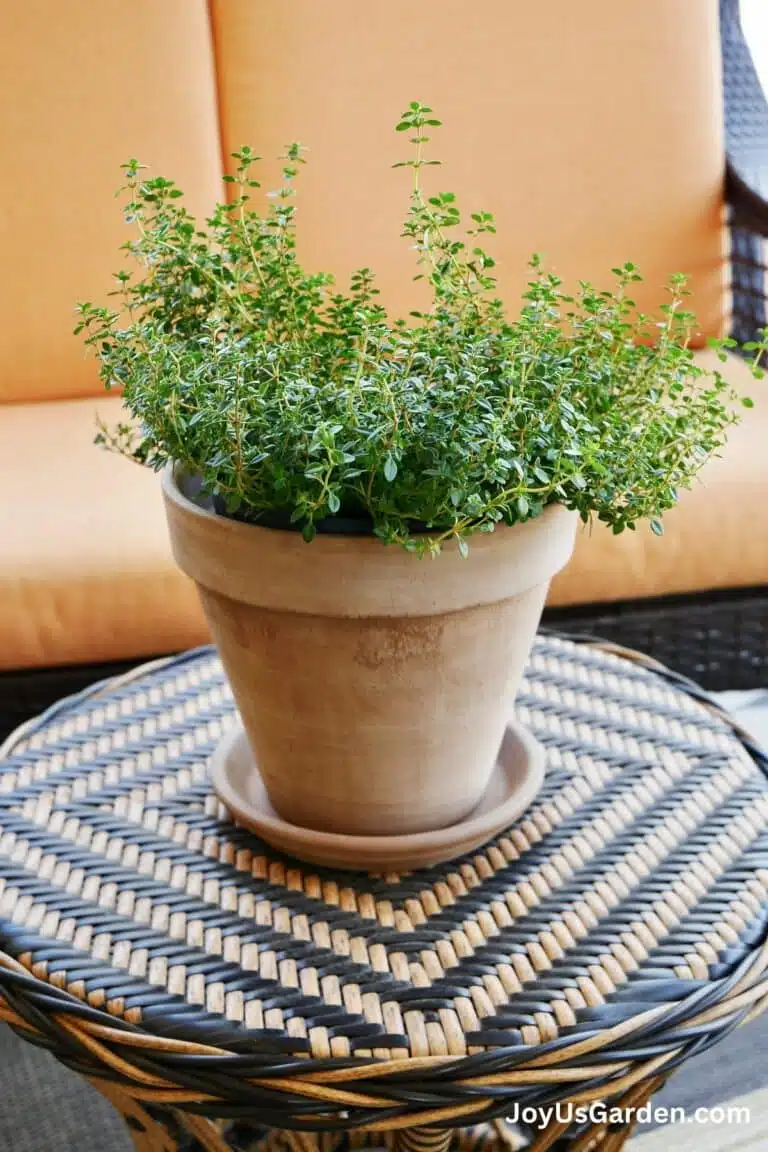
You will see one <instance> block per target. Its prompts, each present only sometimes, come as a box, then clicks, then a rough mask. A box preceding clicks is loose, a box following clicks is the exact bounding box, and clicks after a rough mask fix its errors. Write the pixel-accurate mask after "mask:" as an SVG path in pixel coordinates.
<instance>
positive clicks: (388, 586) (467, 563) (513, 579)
mask: <svg viewBox="0 0 768 1152" xmlns="http://www.w3.org/2000/svg"><path fill="white" fill-rule="evenodd" d="M177 468H178V466H177V465H174V464H169V465H168V466H167V467H166V468H165V470H164V472H163V475H162V486H163V494H164V497H165V502H166V513H167V516H168V520H169V526H170V529H171V541H172V545H173V551H174V555H175V557H176V561H177V563H178V564H179V566H180V568H181V569H182V570H183V571H184V572H186V573H187V575H188V576H191V577H192V579H193V580H195V581H196V582H197V583H198V584H200V585H201V586H202V587H203V588H207V589H208V590H209V591H212V592H215V593H217V594H219V595H223V596H226V597H227V598H229V599H231V600H235V601H239V602H241V603H245V604H251V605H253V606H254V607H259V608H265V609H272V610H275V611H284V612H294V613H296V612H298V613H303V614H308V615H319V616H336V617H364V616H365V617H375V616H377V617H409V616H410V617H423V616H434V615H440V614H442V613H445V612H456V611H461V610H463V609H466V608H472V607H476V606H479V605H483V604H492V603H497V602H499V601H502V600H507V599H510V598H511V597H514V596H519V595H521V594H522V593H524V592H528V591H529V590H530V589H532V588H533V587H535V586H536V585H539V584H542V583H546V582H548V581H549V580H550V579H551V577H552V576H553V575H554V573H555V572H557V571H558V570H559V569H560V568H562V567H563V565H564V564H565V563H566V562H567V561H568V559H569V558H570V555H571V552H572V551H573V543H574V536H575V528H576V521H577V519H578V515H577V513H576V512H572V511H569V510H567V509H566V508H565V507H564V506H563V505H561V504H550V505H548V506H547V507H546V508H545V509H544V511H543V512H542V513H541V515H540V516H537V517H535V518H533V519H531V520H527V521H525V522H524V523H522V524H515V525H500V526H498V527H497V528H496V530H495V531H494V532H487V533H486V532H477V533H475V534H474V535H473V536H472V538H471V540H470V545H469V556H468V557H466V558H465V557H463V556H462V555H461V554H460V552H459V549H458V548H457V547H453V548H444V549H443V550H442V551H441V553H440V555H439V556H437V557H429V556H426V557H421V556H419V555H417V554H415V553H413V552H406V551H405V549H403V548H400V547H398V546H396V545H386V544H384V542H383V541H382V540H380V539H379V538H378V537H377V536H360V535H338V534H335V533H328V534H322V535H317V536H316V537H315V538H314V540H312V541H311V543H309V544H308V543H306V541H305V540H304V539H303V537H302V536H301V533H300V532H286V531H285V530H283V529H277V528H267V527H263V526H262V525H259V524H249V523H246V522H244V521H241V520H233V519H231V518H230V517H227V516H221V515H220V514H218V513H216V512H213V511H209V510H208V509H206V508H202V507H200V505H198V504H196V503H195V502H194V500H191V499H190V498H189V497H187V496H185V495H184V493H183V492H182V491H181V489H180V487H179V484H178V480H177Z"/></svg>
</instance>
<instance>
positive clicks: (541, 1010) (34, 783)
mask: <svg viewBox="0 0 768 1152" xmlns="http://www.w3.org/2000/svg"><path fill="white" fill-rule="evenodd" d="M516 714H517V717H518V719H519V720H520V721H521V722H522V723H523V724H524V725H525V726H526V727H528V728H529V729H530V731H531V732H533V734H534V735H535V736H536V737H537V739H538V740H540V741H541V742H542V744H544V746H545V748H546V754H547V772H546V780H545V784H544V787H543V790H542V792H541V793H540V795H539V796H538V798H537V799H536V801H535V802H534V803H533V805H532V806H531V808H530V809H529V810H528V812H527V813H526V814H525V816H524V817H523V818H522V819H521V820H520V821H519V822H518V823H516V824H515V825H514V826H513V827H511V828H509V829H508V830H506V831H505V832H503V834H500V835H499V836H497V837H496V838H495V839H493V840H492V841H491V842H490V843H488V844H486V845H485V846H483V847H482V848H480V849H477V850H475V851H474V852H472V853H471V854H469V855H467V856H464V857H461V858H458V859H456V860H453V861H451V862H449V863H447V864H443V865H438V866H436V867H433V868H430V869H426V870H423V871H417V872H412V873H408V874H402V875H398V874H391V875H378V876H376V875H370V876H369V875H365V874H361V873H353V872H342V871H331V870H324V869H319V868H316V867H314V866H310V865H306V866H304V865H302V864H301V862H300V861H298V860H294V859H290V858H287V857H285V856H283V855H281V854H280V853H279V852H278V851H276V850H274V849H272V848H270V847H269V846H267V845H266V844H264V843H263V842H262V841H260V840H259V839H258V838H256V837H255V836H253V835H252V834H251V833H249V832H247V831H245V830H244V829H241V828H238V827H237V826H236V825H235V824H234V823H232V821H231V820H230V819H229V817H228V816H227V814H226V812H225V811H224V809H223V808H222V807H221V806H220V804H219V803H218V801H217V799H216V798H215V796H214V795H213V793H212V791H211V788H210V785H209V759H210V756H211V753H212V752H213V749H214V748H215V746H216V743H217V741H218V740H219V739H220V738H221V736H222V734H223V732H224V731H225V729H226V728H227V727H228V726H229V725H231V724H232V723H233V722H234V719H235V714H234V706H233V703H232V698H231V696H230V692H229V689H228V687H227V684H226V681H225V678H224V675H223V672H222V669H221V666H220V664H219V661H218V659H217V657H216V655H215V654H214V653H213V652H212V651H211V650H210V649H204V650H199V651H196V652H192V653H188V654H186V655H184V656H181V657H178V658H173V659H171V660H170V661H167V662H158V663H156V664H153V665H146V666H144V667H143V668H139V669H137V670H136V671H135V672H134V673H130V674H128V675H127V676H125V677H122V678H118V679H116V680H113V681H111V682H108V683H106V684H104V685H101V686H98V687H97V688H95V689H89V690H87V691H86V692H85V693H81V694H80V695H79V696H77V697H73V698H70V699H67V700H64V701H62V702H61V703H60V704H58V705H56V706H55V707H54V708H53V709H50V710H49V711H48V712H47V713H46V714H45V715H44V716H43V717H41V718H39V719H38V720H35V721H32V722H31V723H30V724H29V725H27V726H25V727H24V728H23V729H21V730H19V731H18V732H17V733H16V734H15V735H14V736H12V737H11V738H10V740H9V741H8V742H7V744H6V746H5V749H4V756H3V759H2V761H0V1005H1V1004H2V999H1V998H2V996H3V994H4V995H5V997H6V1001H5V1002H6V1018H12V1019H13V1020H14V1021H16V1022H18V1020H19V1019H21V1018H24V1019H25V1020H27V1022H28V1026H29V1027H30V1028H32V1027H34V1028H37V1029H42V1028H43V1027H44V1024H43V1023H41V1020H47V1019H48V1018H49V1016H50V1014H52V1013H54V1012H55V1011H56V1010H57V1009H61V1011H62V1012H63V1013H64V1014H65V1015H66V1013H67V1012H69V1013H71V1014H72V1017H73V1018H76V1019H77V1021H79V1022H81V1023H82V1022H83V1021H85V1022H86V1023H87V1022H89V1021H90V1022H91V1023H92V1024H93V1028H94V1029H95V1032H93V1033H92V1034H91V1035H92V1036H95V1035H97V1034H98V1035H101V1036H102V1042H103V1043H104V1044H107V1046H109V1044H111V1043H112V1041H113V1039H114V1035H118V1033H119V1035H122V1036H128V1037H131V1038H132V1039H131V1043H140V1042H141V1043H145V1044H149V1043H150V1041H149V1040H147V1039H146V1038H147V1037H150V1038H154V1039H156V1040H157V1043H160V1042H162V1043H163V1044H164V1045H165V1048H164V1049H163V1051H164V1052H167V1053H168V1052H169V1053H171V1054H173V1053H174V1052H175V1053H176V1054H177V1058H181V1057H180V1056H179V1054H180V1053H181V1054H182V1055H183V1054H189V1053H190V1052H193V1051H197V1052H199V1053H201V1052H205V1053H208V1054H216V1053H218V1055H219V1056H224V1055H230V1056H231V1055H232V1054H239V1055H240V1057H241V1058H243V1059H245V1056H244V1054H251V1056H253V1054H254V1053H257V1054H259V1058H260V1059H261V1060H262V1062H266V1064H265V1065H264V1066H269V1068H270V1069H272V1070H273V1071H274V1069H275V1068H278V1067H279V1068H280V1069H281V1075H283V1076H291V1075H296V1076H302V1077H304V1078H306V1076H307V1074H308V1073H307V1070H308V1069H314V1070H315V1071H317V1070H322V1069H323V1068H329V1067H335V1066H338V1067H339V1068H345V1069H352V1070H353V1071H354V1070H357V1071H356V1072H355V1074H357V1073H358V1072H359V1070H360V1068H361V1067H363V1066H370V1064H371V1061H374V1060H379V1061H384V1062H387V1061H396V1062H397V1067H398V1068H399V1069H400V1070H402V1069H403V1067H404V1065H403V1060H405V1061H408V1062H411V1066H412V1067H414V1068H415V1067H417V1066H418V1067H419V1068H420V1069H422V1070H423V1069H424V1068H427V1067H429V1068H432V1067H433V1066H434V1068H437V1069H439V1068H440V1067H442V1066H443V1065H445V1062H446V1061H448V1062H449V1063H450V1062H453V1063H450V1066H451V1067H453V1068H456V1067H458V1066H459V1065H462V1066H464V1070H465V1071H474V1072H477V1071H484V1072H485V1073H489V1072H490V1073H493V1072H494V1071H499V1070H504V1069H507V1070H508V1069H510V1068H513V1067H518V1068H519V1067H520V1066H521V1065H520V1061H521V1059H523V1057H524V1058H525V1059H526V1060H527V1061H528V1062H529V1063H530V1062H531V1060H532V1061H533V1063H534V1064H536V1063H537V1062H538V1064H540V1063H541V1061H542V1060H543V1061H544V1063H545V1064H546V1063H547V1060H548V1059H549V1057H548V1056H547V1053H555V1054H556V1053H558V1052H559V1053H561V1057H562V1060H566V1061H567V1060H570V1061H571V1063H572V1062H573V1059H575V1057H576V1056H577V1055H579V1054H582V1053H586V1052H589V1051H596V1050H597V1048H598V1047H600V1046H601V1045H602V1047H601V1052H602V1051H609V1052H612V1053H613V1054H614V1055H613V1057H612V1058H613V1059H615V1060H620V1059H624V1060H625V1061H626V1059H628V1057H627V1051H628V1049H627V1043H628V1041H627V1039H626V1038H627V1037H628V1036H631V1037H632V1042H633V1043H634V1044H635V1045H636V1046H637V1045H640V1048H642V1051H643V1052H644V1053H645V1056H647V1057H648V1059H651V1058H652V1057H653V1053H654V1051H656V1052H658V1051H661V1047H663V1036H664V1035H671V1034H672V1032H674V1030H675V1029H680V1028H682V1027H684V1026H686V1025H687V1026H689V1027H690V1026H692V1022H694V1023H695V1022H698V1026H699V1035H702V1034H703V1032H702V1029H704V1031H706V1028H705V1027H704V1025H702V1024H701V1020H702V1019H704V1018H706V1020H707V1021H709V1028H710V1032H709V1033H708V1034H711V1031H712V1029H713V1028H714V1027H715V1023H714V1022H713V1021H714V1020H715V1019H716V1018H717V1019H720V1020H721V1023H722V1026H723V1027H725V1025H726V1024H728V1025H729V1026H730V1024H732V1023H733V1019H732V1017H733V1012H731V1015H730V1017H728V1018H727V1019H726V1015H727V1014H726V1013H725V1010H723V1011H722V1012H721V1013H720V1014H719V1015H718V1011H717V1008H716V1006H717V1005H718V1004H720V1003H721V1002H725V1001H726V1000H727V999H728V997H733V996H737V997H738V995H740V994H742V993H744V991H745V989H748V988H750V987H751V988H753V989H754V988H756V987H758V984H759V980H761V979H762V976H761V973H762V971H763V970H764V969H765V968H766V964H768V959H766V957H765V955H764V952H765V949H764V947H763V942H764V937H765V931H766V924H767V923H768V781H767V780H766V777H765V762H764V761H763V760H762V759H761V757H760V754H759V753H758V752H757V751H756V750H755V749H754V748H751V747H750V746H749V744H748V742H747V740H746V739H745V738H744V736H743V734H740V733H738V732H737V731H736V730H735V729H734V728H733V726H732V725H731V724H730V722H729V721H728V719H727V717H725V716H724V715H723V714H722V713H720V712H719V711H718V710H717V708H716V707H715V706H714V705H712V704H711V703H708V702H707V699H706V697H705V696H704V694H703V693H699V692H698V691H697V690H696V689H695V687H693V686H690V685H687V684H686V683H684V682H681V681H678V680H677V678H675V677H673V676H672V675H671V674H667V673H664V671H663V670H661V671H659V670H654V669H653V668H650V667H647V666H644V664H643V663H642V662H640V661H638V660H635V659H627V658H625V656H623V655H619V654H617V653H615V652H613V651H609V650H605V649H602V648H600V647H596V646H591V645H585V644H576V643H573V642H571V641H569V640H566V639H564V638H559V637H555V636H546V635H542V636H539V637H538V638H537V641H536V644H535V648H534V651H533V653H532V656H531V659H530V662H529V666H528V669H527V673H526V677H525V680H524V683H523V685H522V687H521V690H520V694H519V697H518V701H517V705H516ZM43 992H44V993H45V995H43ZM35 996H37V999H35ZM756 996H757V993H755V994H754V995H752V997H751V999H750V998H749V996H748V997H747V1000H748V1001H749V1003H747V1001H745V1002H744V1004H743V1005H742V1007H743V1011H741V1009H740V1011H741V1017H743V1016H744V1014H745V1013H746V1012H747V1011H748V1010H749V1005H750V1004H752V1005H754V1003H755V1002H756ZM8 1005H10V1007H7V1006H8ZM734 1011H736V1009H734ZM8 1013H11V1014H12V1015H11V1016H10V1017H9V1015H8ZM14 1013H15V1015H13V1014H14ZM35 1013H36V1015H34V1014H35ZM707 1013H709V1016H707ZM713 1013H714V1015H713ZM702 1014H703V1016H702ZM741 1017H740V1018H741ZM0 1018H2V1016H0ZM110 1024H111V1025H113V1026H114V1027H116V1028H118V1033H114V1034H113V1033H112V1032H110V1031H109V1028H107V1025H110ZM25 1026H26V1025H25ZM78 1026H79V1024H78ZM89 1026H90V1025H89ZM718 1026H720V1025H718ZM99 1027H101V1029H102V1032H101V1033H99V1032H98V1029H99ZM137 1037H143V1038H144V1039H142V1040H138V1039H136V1038H137ZM650 1038H653V1042H652V1040H651V1039H650ZM689 1038H690V1037H689ZM154 1039H153V1040H152V1042H153V1043H154ZM49 1040H50V1037H49ZM94 1042H95V1041H94ZM51 1043H52V1044H53V1041H51ZM115 1043H116V1044H117V1043H118V1041H115ZM195 1044H197V1045H200V1046H201V1047H199V1048H197V1049H194V1045H195ZM654 1044H655V1045H656V1048H654ZM174 1045H175V1047H174ZM185 1045H186V1047H185ZM190 1045H192V1047H190ZM643 1045H645V1047H644V1048H643ZM542 1046H543V1047H542ZM611 1046H612V1047H611ZM660 1046H661V1047H660ZM112 1050H113V1051H114V1049H112ZM639 1050H640V1049H638V1051H639ZM668 1050H669V1051H671V1049H668ZM649 1053H650V1055H649ZM91 1055H93V1053H91ZM645 1056H644V1057H643V1058H645ZM249 1058H250V1057H249ZM329 1058H331V1064H330V1065H329V1064H328V1059H329ZM417 1058H428V1059H427V1060H426V1061H424V1060H422V1061H421V1062H418V1060H417ZM559 1059H561V1058H560V1057H557V1056H556V1055H555V1056H553V1057H552V1060H554V1061H555V1062H557V1061H558V1060H559ZM587 1059H588V1060H589V1058H587ZM334 1060H336V1064H334ZM430 1060H431V1061H432V1063H430ZM457 1060H458V1062H459V1064H458V1065H457V1064H456V1061H457ZM592 1060H593V1062H594V1058H592ZM318 1061H319V1062H321V1063H317V1062H318ZM338 1061H341V1063H338ZM414 1061H415V1062H416V1063H414ZM467 1061H468V1062H469V1063H468V1064H467V1063H466V1062H467ZM500 1061H501V1063H500ZM462 1062H463V1064H462ZM550 1062H551V1061H550ZM393 1066H394V1065H392V1064H385V1065H383V1067H387V1068H391V1067H393ZM526 1066H527V1065H526ZM251 1074H252V1068H251ZM168 1075H169V1077H170V1078H171V1079H173V1077H172V1076H171V1074H170V1073H168ZM174 1075H175V1074H174ZM430 1075H431V1073H430ZM435 1076H437V1072H436V1073H435ZM430 1083H432V1081H430ZM437 1083H438V1080H435V1081H434V1084H437ZM433 1088H434V1086H433ZM430 1090H433V1089H430ZM434 1091H437V1088H434ZM476 1092H477V1090H476ZM359 1107H363V1105H360V1106H359ZM353 1111H354V1109H353ZM350 1114H351V1113H350Z"/></svg>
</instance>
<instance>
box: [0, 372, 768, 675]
mask: <svg viewBox="0 0 768 1152" xmlns="http://www.w3.org/2000/svg"><path fill="white" fill-rule="evenodd" d="M704 355H705V356H707V357H709V356H710V354H709V353H706V354H704ZM727 372H728V374H729V375H730V376H731V377H732V378H733V380H734V383H736V384H737V385H738V387H739V388H740V390H742V391H747V390H751V391H753V392H754V393H755V396H756V398H757V405H756V407H755V409H754V410H752V411H750V412H746V413H745V419H744V421H743V423H742V424H741V425H740V427H738V428H736V429H734V430H733V432H732V434H731V437H730V440H729V444H728V446H727V448H726V449H725V451H724V453H723V456H722V458H721V459H718V460H713V461H711V462H710V463H709V464H708V465H707V466H706V468H705V469H704V472H703V475H702V480H701V481H700V482H698V483H697V484H696V485H695V486H694V488H693V489H692V490H691V491H689V492H685V493H683V495H682V498H681V501H680V505H679V507H678V508H677V509H675V510H674V512H672V513H670V514H669V515H668V516H667V517H665V529H666V530H665V534H664V536H663V537H657V536H654V535H653V534H652V533H651V532H650V531H649V529H648V528H647V527H646V526H644V525H641V526H639V527H638V529H637V531H636V532H625V533H624V534H623V535H621V536H618V537H614V536H613V535H612V534H611V533H610V532H608V531H607V530H606V529H604V528H603V527H602V526H601V525H595V526H594V527H592V528H591V529H589V528H587V529H584V530H583V531H581V532H580V533H579V538H578V541H577V546H576V553H575V555H574V558H573V560H572V562H571V564H570V565H569V566H568V568H567V569H566V570H565V572H563V573H561V575H560V576H558V577H557V579H556V580H555V582H554V584H553V588H552V592H551V597H550V604H552V605H561V606H562V605H567V604H584V603H590V602H593V601H607V600H623V599H635V598H642V597H650V596H659V595H664V594H671V593H683V592H695V591H700V590H706V589H715V588H735V587H749V586H754V585H761V584H766V583H768V389H761V387H760V385H752V384H751V381H750V378H749V374H748V371H747V369H746V367H745V366H744V365H743V364H742V363H741V362H740V361H737V360H732V361H730V362H729V365H728V367H727ZM761 391H764V392H765V393H766V394H765V395H764V396H763V398H762V400H761V398H760V393H761ZM97 412H98V413H99V414H100V415H101V416H102V417H103V418H104V419H105V420H106V421H107V422H108V423H116V422H117V420H118V419H119V418H120V415H121V405H120V400H119V398H116V397H105V398H102V399H96V400H94V399H81V400H66V401H50V402H44V403H38V404H9V405H3V407H2V418H0V483H1V484H2V499H0V540H2V548H0V667H2V668H6V669H8V668H34V667H45V666H51V665H59V664H76V663H91V662H98V661H105V660H126V659H132V658H134V657H136V658H140V657H143V656H151V655H157V654H161V653H165V652H171V651H175V650H179V649H182V648H185V647H189V646H191V645H194V644H199V643H202V642H204V641H205V640H207V638H208V632H207V628H206V624H205V620H204V617H203V614H202V611H201V609H200V606H199V604H198V600H197V595H196V593H195V589H194V587H193V585H192V584H191V582H190V581H189V580H188V579H187V578H186V577H185V576H183V575H182V573H181V572H180V571H179V570H178V569H177V568H176V565H175V563H174V560H173V557H172V555H171V550H170V545H169V542H168V533H167V528H166V523H165V512H164V509H163V504H162V498H161V494H160V484H159V480H158V477H157V476H156V475H154V474H153V473H152V472H150V471H149V470H147V469H142V468H140V467H138V466H137V465H135V464H132V463H130V462H129V461H127V460H124V459H122V458H120V457H119V456H115V455H114V454H113V453H110V452H105V451H103V450H100V449H98V448H96V447H94V444H93V436H94V432H95V416H96V413H97Z"/></svg>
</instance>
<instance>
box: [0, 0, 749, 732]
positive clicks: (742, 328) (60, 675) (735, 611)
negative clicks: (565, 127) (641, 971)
mask: <svg viewBox="0 0 768 1152" xmlns="http://www.w3.org/2000/svg"><path fill="white" fill-rule="evenodd" d="M720 12H721V29H722V49H723V71H724V79H725V127H726V150H727V157H726V200H727V204H728V208H729V227H730V233H731V253H730V268H731V295H732V323H731V328H732V332H733V334H734V336H735V337H736V338H737V339H738V340H739V341H740V342H744V341H746V340H749V339H752V338H754V336H755V334H756V332H757V330H758V329H760V328H764V327H765V326H766V324H767V323H768V314H767V298H768V276H767V273H768V268H767V267H766V257H765V246H764V245H765V240H766V238H768V102H767V101H766V98H765V94H764V92H763V89H762V86H761V84H760V80H759V77H758V75H757V72H756V70H755V66H754V63H753V61H752V56H751V53H750V50H749V47H748V45H747V43H746V41H745V38H744V35H743V31H742V27H741V20H740V14H739V0H720ZM544 623H545V625H551V626H554V627H557V628H558V629H560V630H566V631H568V632H571V633H574V634H577V635H581V636H588V635H591V636H598V637H601V638H603V639H606V640H610V641H613V642H615V643H618V644H622V645H624V646H626V647H628V648H634V649H637V650H639V651H641V652H645V653H647V654H648V655H649V656H652V657H654V658H655V659H657V660H659V661H660V662H662V663H663V664H666V665H667V666H668V667H669V668H672V669H674V670H675V671H677V672H679V673H681V674H682V675H685V676H688V677H690V678H692V679H694V680H697V681H698V682H699V683H700V684H702V685H703V686H704V687H705V688H707V689H709V690H710V691H717V690H721V689H726V688H741V689H745V688H755V687H767V686H768V588H766V587H759V588H750V589H738V590H726V591H718V592H716V593H714V592H703V593H697V594H695V595H690V596H673V597H662V598H656V599H651V600H638V601H624V602H620V603H610V604H597V605H588V604H587V605H580V606H578V607H576V608H566V609H554V610H550V611H548V612H546V613H545V617H544ZM148 655H150V654H148ZM131 663H134V661H132V662H131ZM129 666H130V665H129V664H128V663H125V662H120V663H113V664H91V665H80V666H75V667H61V668H44V669H35V670H31V671H28V670H23V671H18V672H16V671H9V672H3V673H0V738H1V737H2V736H3V735H5V734H6V733H7V732H9V731H11V730H12V729H13V728H14V727H15V726H16V725H18V724H20V723H22V721H24V720H26V719H28V718H29V717H30V716H33V715H35V714H37V713H38V712H41V711H42V710H43V709H45V708H47V707H48V706H49V705H50V704H51V703H53V702H54V701H55V700H57V699H58V698H59V697H61V696H64V695H68V694H70V693H72V692H77V691H79V690H80V689H81V688H84V687H85V686H86V685H88V684H91V683H93V682H95V681H97V680H100V679H103V678H105V677H108V676H113V675H116V674H118V673H120V672H122V671H124V670H126V669H127V668H128V667H129Z"/></svg>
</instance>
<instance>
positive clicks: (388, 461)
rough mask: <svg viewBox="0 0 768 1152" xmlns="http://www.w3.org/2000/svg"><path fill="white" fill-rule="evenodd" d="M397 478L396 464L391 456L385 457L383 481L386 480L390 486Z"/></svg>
mask: <svg viewBox="0 0 768 1152" xmlns="http://www.w3.org/2000/svg"><path fill="white" fill-rule="evenodd" d="M396 476H397V464H396V462H395V461H394V460H393V459H392V457H391V456H387V457H386V458H385V460H384V479H385V480H388V481H389V483H390V484H391V483H392V481H393V480H394V479H395V477H396Z"/></svg>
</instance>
